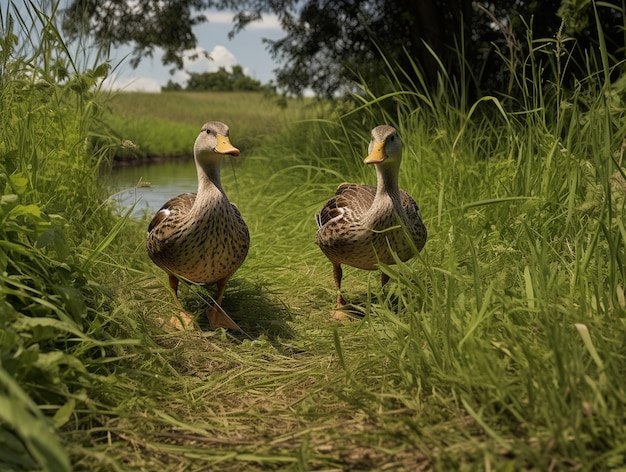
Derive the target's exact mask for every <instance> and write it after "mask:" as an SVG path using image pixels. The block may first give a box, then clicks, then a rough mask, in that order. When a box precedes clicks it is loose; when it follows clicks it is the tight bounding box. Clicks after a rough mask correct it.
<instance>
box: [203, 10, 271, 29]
mask: <svg viewBox="0 0 626 472" xmlns="http://www.w3.org/2000/svg"><path fill="white" fill-rule="evenodd" d="M204 16H206V18H207V19H208V20H209V23H214V24H227V25H231V26H233V25H234V24H235V13H234V12H224V11H213V10H210V11H207V12H205V13H204ZM246 30H282V28H281V26H280V21H279V20H278V16H277V15H263V18H262V19H261V20H260V21H253V22H251V23H249V24H248V26H246Z"/></svg>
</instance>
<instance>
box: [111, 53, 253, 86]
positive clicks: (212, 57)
mask: <svg viewBox="0 0 626 472" xmlns="http://www.w3.org/2000/svg"><path fill="white" fill-rule="evenodd" d="M235 65H241V64H239V61H238V60H237V58H236V57H235V55H234V54H233V53H232V52H231V51H230V50H229V49H228V48H226V47H224V46H221V45H217V46H215V47H214V48H213V49H212V50H211V51H207V50H206V49H204V48H202V47H197V48H194V49H189V50H187V51H185V52H184V53H183V70H177V71H175V72H174V74H173V75H171V76H169V77H168V78H167V79H163V78H162V77H161V80H158V79H156V78H152V77H145V76H144V77H120V76H119V75H118V74H116V73H113V74H111V75H110V76H109V77H107V78H106V79H105V80H104V81H103V83H102V87H103V88H104V89H105V90H120V91H124V92H136V91H139V92H160V91H161V87H162V86H164V85H165V84H166V82H167V81H169V80H171V81H172V82H177V83H179V84H181V85H182V86H183V87H184V86H185V85H186V83H187V80H189V73H190V72H193V73H197V74H201V73H203V72H217V71H218V70H219V68H220V67H224V68H225V69H226V70H227V71H229V72H230V71H232V68H233V66H235ZM243 72H244V74H246V75H250V74H251V73H250V70H249V69H248V68H247V67H244V68H243ZM132 73H134V74H138V73H139V74H141V72H139V71H138V70H134V69H133V71H132ZM143 73H144V74H145V73H146V72H143Z"/></svg>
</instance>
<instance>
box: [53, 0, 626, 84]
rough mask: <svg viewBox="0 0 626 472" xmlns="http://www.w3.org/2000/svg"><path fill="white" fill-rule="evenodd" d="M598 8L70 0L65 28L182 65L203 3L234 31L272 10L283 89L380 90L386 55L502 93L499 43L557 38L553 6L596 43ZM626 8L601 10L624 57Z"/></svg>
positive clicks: (444, 2) (412, 0) (433, 77)
mask: <svg viewBox="0 0 626 472" xmlns="http://www.w3.org/2000/svg"><path fill="white" fill-rule="evenodd" d="M593 5H594V4H592V2H591V1H587V2H580V1H574V0H541V1H538V0H531V1H525V0H524V1H523V0H498V1H495V0H494V1H491V2H490V1H474V0H272V1H269V0H168V1H162V0H144V1H142V2H128V1H121V0H118V1H113V2H100V1H98V0H72V2H71V4H70V6H69V8H68V9H67V10H66V12H65V17H64V23H63V25H64V29H65V31H66V32H69V33H70V34H78V33H80V32H85V31H88V32H90V33H91V34H93V36H94V37H95V39H96V40H97V41H99V42H101V43H105V44H108V45H119V44H123V43H133V44H134V45H135V49H134V57H133V64H135V65H136V64H137V63H138V62H139V61H140V60H141V57H142V55H148V56H152V54H153V52H154V49H155V47H157V46H160V47H162V48H164V50H165V54H164V56H163V58H162V61H163V63H164V64H169V65H172V66H174V67H176V68H180V67H182V54H183V51H185V50H186V49H190V48H192V47H194V46H195V45H196V38H195V36H194V33H193V27H194V26H196V25H198V24H200V23H202V22H205V21H207V18H206V17H205V16H204V15H203V14H202V13H201V12H202V11H203V9H207V8H213V9H221V10H230V11H234V12H235V16H234V19H233V20H234V24H233V29H232V31H231V35H235V34H237V33H238V32H239V31H241V30H242V29H244V28H245V27H246V26H247V25H248V24H250V23H251V22H254V21H257V20H259V19H260V18H262V16H263V15H265V14H276V15H277V16H278V18H279V20H280V22H281V26H282V28H283V30H284V31H285V36H284V37H283V38H281V39H279V40H276V41H269V40H266V42H267V46H268V48H269V50H270V52H271V53H272V55H273V56H274V57H275V58H276V59H278V60H279V62H280V64H281V65H280V67H279V69H278V70H277V85H278V86H279V87H280V88H281V89H282V90H284V91H286V92H289V93H293V94H299V93H301V92H302V91H303V90H304V89H306V88H312V89H313V90H314V91H315V92H316V93H317V94H318V95H325V96H332V95H333V94H335V93H337V92H341V91H342V90H344V89H345V88H349V87H350V86H351V83H352V81H353V80H355V79H356V78H362V79H363V80H365V81H366V83H367V84H368V85H370V86H371V87H372V88H374V89H377V90H381V91H384V87H385V84H384V81H383V80H381V75H382V74H384V73H385V71H386V69H387V66H386V61H387V62H389V63H390V64H392V65H393V66H394V67H396V68H397V69H398V70H402V71H404V72H405V73H406V74H408V78H409V79H413V80H414V79H415V78H417V75H418V70H419V73H420V74H421V75H422V76H423V77H424V79H425V81H426V83H427V85H430V86H435V85H436V83H437V78H438V74H439V73H440V72H441V71H440V67H439V62H441V64H442V65H443V67H444V68H445V70H446V71H447V72H448V73H449V74H450V75H451V76H452V77H454V76H459V75H460V74H461V69H462V68H465V70H464V72H469V74H468V75H469V76H470V77H473V79H474V84H475V86H476V90H477V92H478V93H483V92H491V91H493V90H496V91H497V90H505V91H506V84H507V82H508V79H507V78H506V77H505V76H506V72H505V71H503V69H502V61H501V60H500V59H499V58H498V57H497V55H496V54H494V47H498V48H499V49H500V51H499V52H500V54H504V55H506V54H510V55H511V56H512V57H513V55H514V54H517V53H518V52H519V51H517V52H516V51H515V50H514V49H515V48H516V47H521V48H524V47H527V44H526V42H525V40H524V36H525V34H526V29H527V28H528V27H530V28H531V32H532V37H534V38H539V37H547V38H549V37H552V36H553V35H554V34H556V33H557V32H558V31H559V28H561V24H562V19H561V18H560V17H559V16H558V14H557V13H560V14H561V16H565V17H569V18H574V16H575V18H576V19H577V21H576V22H571V23H572V24H576V25H578V29H575V28H570V29H571V34H576V35H577V37H579V38H580V39H581V40H582V41H586V42H592V41H594V40H595V39H596V38H595V33H594V29H595V21H588V19H589V18H592V19H593V15H594V9H593ZM613 5H615V7H613ZM621 5H622V3H621V0H610V1H605V2H602V4H601V6H598V7H597V10H598V12H599V14H600V17H601V20H602V24H603V26H604V27H605V31H604V33H605V35H606V37H607V44H608V45H609V53H615V54H619V51H620V49H619V48H620V47H622V46H623V45H624V38H623V31H620V30H619V28H620V27H621V28H622V29H623V27H624V20H623V15H622V12H621ZM574 14H575V15H574ZM585 18H586V19H587V21H586V22H585V21H584V19H585ZM581 19H582V20H581ZM566 20H567V18H566ZM566 24H567V22H566ZM580 25H583V27H582V28H581V27H580ZM498 26H500V27H501V28H500V30H499V29H498ZM207 27H210V23H208V26H207ZM502 28H505V29H506V32H505V34H503V31H502ZM516 37H517V38H521V39H522V40H521V41H520V42H519V43H517V44H513V43H512V42H511V41H510V39H511V38H516ZM507 40H508V41H507ZM498 42H500V43H501V44H500V45H498ZM520 44H521V46H520ZM459 51H462V58H463V60H464V61H465V63H464V65H462V64H463V63H462V61H459ZM383 58H384V59H383ZM583 59H584V56H583V57H581V60H583ZM415 64H417V66H418V69H417V70H416V68H415V67H414V65H415ZM411 75H413V77H412V76H411Z"/></svg>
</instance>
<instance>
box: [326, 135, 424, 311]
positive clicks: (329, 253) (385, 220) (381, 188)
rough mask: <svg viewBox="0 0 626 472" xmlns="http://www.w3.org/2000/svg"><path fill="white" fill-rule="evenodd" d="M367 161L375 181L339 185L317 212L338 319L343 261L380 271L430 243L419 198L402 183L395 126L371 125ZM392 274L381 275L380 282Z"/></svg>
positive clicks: (400, 149) (398, 140)
mask: <svg viewBox="0 0 626 472" xmlns="http://www.w3.org/2000/svg"><path fill="white" fill-rule="evenodd" d="M368 154H369V155H368V156H367V157H366V158H365V160H364V162H365V164H374V166H375V167H376V177H377V186H376V187H373V186H371V185H358V184H341V185H340V186H339V187H338V188H337V191H336V192H335V195H334V196H333V197H332V198H331V199H330V200H328V202H326V204H325V205H324V207H323V208H322V209H321V210H320V212H319V213H317V214H316V220H317V226H318V230H317V235H316V242H317V245H318V246H319V247H320V249H321V250H322V252H323V253H324V254H325V255H326V257H328V259H329V260H330V262H332V264H333V273H334V278H335V285H336V287H337V310H336V311H334V312H333V314H332V316H333V317H334V318H344V317H345V314H344V313H343V312H342V311H341V310H340V309H341V308H342V307H344V306H345V304H346V302H345V300H344V298H343V297H342V295H341V278H342V270H341V265H342V264H347V265H350V266H353V267H356V268H359V269H364V270H376V269H378V264H379V262H381V263H383V264H394V263H395V259H394V256H393V254H395V255H396V256H397V257H398V259H400V260H401V261H406V260H408V259H410V258H411V257H413V256H414V255H415V253H416V251H421V250H422V248H423V247H424V244H426V237H427V232H426V226H424V223H423V222H422V217H421V214H420V211H419V208H418V206H417V203H415V200H413V198H411V196H410V195H409V194H408V193H406V192H405V191H403V190H401V189H400V188H399V187H398V173H399V170H400V162H401V161H402V143H401V142H400V138H399V137H398V133H397V131H396V130H395V128H393V127H391V126H388V125H382V126H377V127H376V128H374V129H373V130H372V139H371V141H370V144H369V148H368ZM388 280H389V277H388V276H387V275H386V274H384V273H383V274H382V284H383V285H385V283H387V281H388Z"/></svg>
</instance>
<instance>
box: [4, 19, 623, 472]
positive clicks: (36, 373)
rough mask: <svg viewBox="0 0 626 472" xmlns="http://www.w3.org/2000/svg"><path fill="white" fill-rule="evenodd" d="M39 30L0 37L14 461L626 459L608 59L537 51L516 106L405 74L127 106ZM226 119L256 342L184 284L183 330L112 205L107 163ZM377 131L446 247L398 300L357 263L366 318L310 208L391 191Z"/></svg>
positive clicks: (111, 465)
mask: <svg viewBox="0 0 626 472" xmlns="http://www.w3.org/2000/svg"><path fill="white" fill-rule="evenodd" d="M31 20H32V21H33V22H35V23H37V24H38V26H39V29H40V30H41V35H37V34H32V35H31V36H30V37H29V38H30V39H29V40H30V43H29V42H28V41H26V43H25V44H24V41H23V38H22V37H20V36H19V35H18V34H17V33H15V29H16V26H15V25H14V24H13V23H12V22H11V21H9V19H8V18H4V21H5V23H4V24H3V25H2V28H3V35H2V38H1V39H0V41H2V44H1V45H2V48H0V87H1V89H0V109H1V110H2V113H0V186H1V188H2V191H3V194H2V197H1V199H0V221H1V225H0V449H1V450H2V451H3V452H2V454H0V469H2V470H15V471H18V470H50V471H69V470H90V471H97V470H106V471H109V470H110V471H127V470H146V471H148V470H164V471H165V470H167V471H181V470H185V471H201V470H216V469H220V470H224V471H244V470H245V471H250V470H252V471H254V470H259V471H260V470H297V471H306V470H329V471H330V470H407V471H415V470H436V471H449V470H486V471H490V470H508V471H514V470H542V471H543V470H546V471H556V470H589V471H592V470H615V471H618V470H625V469H624V468H625V467H626V465H625V464H626V446H625V445H626V408H625V406H626V383H625V382H624V379H625V378H626V351H625V347H624V346H626V295H625V290H624V284H625V281H626V277H625V276H626V266H625V258H626V227H625V224H624V222H625V218H624V216H625V208H624V206H625V204H626V198H625V193H626V180H625V179H624V177H625V175H624V170H623V156H624V151H625V149H626V141H625V139H624V136H626V119H625V116H624V115H625V111H626V106H625V105H626V103H625V98H626V95H625V89H624V87H625V86H624V84H623V83H622V81H613V82H611V81H610V78H611V76H612V74H613V73H614V72H616V71H614V70H612V69H610V67H609V65H608V64H609V63H608V60H607V58H606V55H605V54H604V53H603V51H602V49H600V50H590V51H589V56H588V57H589V59H588V63H587V64H583V65H579V66H580V67H581V70H582V71H583V72H584V73H585V74H584V77H582V78H581V79H580V80H579V81H578V82H576V84H573V85H572V86H566V85H565V84H564V83H563V82H561V81H558V80H557V81H545V80H544V79H543V77H542V74H543V73H544V72H545V71H546V70H548V71H550V72H552V73H553V75H554V76H555V77H560V75H559V73H560V70H561V67H562V66H563V63H564V61H565V58H564V57H563V56H562V52H561V51H562V50H561V49H559V47H560V46H562V44H561V43H560V41H561V39H560V38H551V39H548V40H545V41H541V42H538V43H537V44H536V47H534V48H531V51H532V52H531V54H530V56H529V57H527V58H526V61H525V64H527V67H526V68H525V69H523V70H511V71H509V73H511V74H512V77H513V79H514V80H512V84H513V86H514V87H515V92H516V93H515V94H514V95H513V94H512V96H511V97H495V96H487V97H483V98H481V99H478V100H473V99H469V98H468V96H469V94H468V93H467V90H466V88H464V86H463V84H460V85H459V84H457V83H455V82H453V81H452V80H450V79H449V78H448V77H447V76H446V73H445V70H444V69H442V70H441V84H440V87H439V89H438V90H437V91H434V92H433V91H428V89H427V88H426V87H424V86H423V84H421V83H410V82H408V83H407V81H406V80H405V77H404V75H403V74H402V73H401V71H397V70H395V69H394V67H393V65H392V64H390V67H389V69H388V70H385V71H381V74H382V75H384V76H385V77H386V78H387V80H388V83H389V89H390V90H392V91H391V92H390V93H389V94H387V95H385V96H375V95H373V94H372V93H370V92H369V91H368V88H367V85H366V84H362V87H361V89H360V92H359V94H357V95H355V96H354V97H352V98H351V99H350V100H346V101H337V102H323V103H320V102H317V101H314V100H297V99H282V100H280V101H279V100H278V99H277V98H276V97H274V98H272V97H266V96H263V95H260V94H243V93H242V94H210V93H187V92H170V93H162V94H139V93H119V94H113V95H111V94H107V93H105V92H104V91H101V90H99V89H98V83H99V80H100V79H102V78H103V77H104V76H105V75H106V74H107V73H108V69H107V67H106V66H104V65H102V64H100V63H99V62H98V61H95V62H91V63H90V62H89V61H86V60H83V61H79V60H77V59H76V57H75V56H74V55H73V54H72V52H71V50H70V48H68V46H67V45H66V44H64V43H63V42H62V41H61V39H60V37H59V35H55V34H53V33H54V31H55V29H54V27H53V25H52V24H51V23H47V22H46V18H45V17H42V16H37V15H33V16H32V17H31ZM20 23H24V24H27V23H28V21H27V19H26V18H21V19H17V23H15V24H17V25H19V24H20ZM18 39H19V40H18ZM513 96H515V97H519V98H513ZM208 120H221V121H224V122H226V123H228V124H229V126H230V128H231V141H232V143H233V144H234V145H235V146H237V147H239V148H240V149H241V151H242V154H241V156H240V158H238V159H237V160H236V161H230V160H228V161H226V164H225V165H224V166H223V169H222V177H223V186H224V188H225V190H226V192H227V193H228V195H229V197H230V198H231V200H232V201H233V202H235V203H236V204H237V205H238V207H239V209H240V210H241V213H242V214H243V216H244V218H245V219H246V221H247V223H248V226H249V228H250V232H251V240H252V245H251V249H250V252H249V255H248V258H247V260H246V262H245V263H244V265H243V266H242V267H241V268H240V269H239V271H238V272H237V273H236V274H235V276H234V277H233V278H232V279H231V281H230V282H229V285H228V288H227V291H226V294H225V298H224V304H223V307H224V309H225V310H226V311H227V312H228V313H229V314H230V315H231V316H232V317H233V318H234V319H235V320H236V321H237V322H238V323H239V324H240V325H241V326H242V327H243V328H244V330H245V331H246V332H247V333H248V335H249V336H244V335H239V334H231V333H228V332H225V331H223V330H217V331H210V330H208V329H207V327H206V322H205V321H204V319H203V315H202V313H203V311H204V310H205V309H206V307H208V306H209V305H210V303H211V296H212V295H214V293H215V292H214V290H213V289H214V288H213V287H197V286H194V285H185V286H183V287H181V290H180V294H181V298H182V301H183V304H184V305H185V307H186V308H187V309H188V310H189V311H190V312H192V313H195V314H197V315H198V327H197V328H196V329H194V330H187V331H176V330H173V329H172V328H171V327H170V326H169V325H168V324H167V320H168V319H169V318H170V317H171V316H172V314H173V313H174V311H175V306H174V302H173V297H172V295H171V292H170V291H169V287H168V284H167V278H166V276H165V274H164V273H163V272H162V271H161V270H160V269H158V268H157V267H156V266H154V265H153V264H152V263H151V262H150V260H149V259H148V257H147V254H146V251H145V247H144V241H145V234H146V228H147V223H148V219H147V218H146V219H145V220H139V221H138V220H135V219H131V218H130V217H129V216H128V215H127V214H126V213H122V214H120V213H119V212H118V211H117V210H116V209H115V208H113V207H112V205H111V204H110V203H109V200H108V197H109V193H110V190H109V187H108V182H109V181H110V180H109V177H108V173H109V170H110V167H111V166H112V165H114V162H115V160H143V159H150V158H155V157H158V158H161V157H178V156H187V157H189V155H190V153H191V149H192V147H193V141H194V139H195V136H196V135H197V133H198V131H199V129H200V127H201V125H202V124H203V123H204V122H205V121H208ZM382 123H388V124H391V125H393V126H395V127H396V128H397V129H398V131H399V134H400V136H401V138H402V140H403V143H404V149H405V151H404V158H403V163H402V168H401V175H400V185H401V187H402V188H403V189H405V190H406V191H407V192H409V193H410V194H411V195H412V196H413V197H414V198H415V200H416V201H417V202H418V203H419V205H420V208H421V211H422V215H423V217H424V221H425V224H426V226H427V227H428V230H429V237H428V242H427V243H426V246H425V248H424V250H423V251H422V252H421V253H420V254H416V256H415V257H414V258H413V259H412V260H410V261H409V262H406V263H398V264H396V265H391V266H384V267H382V270H383V271H385V272H386V273H387V274H389V275H390V276H391V281H390V282H389V283H388V284H387V286H385V288H384V289H381V287H380V274H379V273H377V272H365V271H360V270H356V269H350V268H346V270H345V273H344V284H343V286H344V294H345V296H346V299H347V301H348V302H349V303H351V304H352V305H353V306H354V307H355V309H356V310H358V311H360V312H361V313H362V315H363V318H362V320H360V321H355V322H350V323H337V322H333V321H331V320H330V319H329V313H330V310H331V309H332V308H333V307H334V301H335V296H336V294H335V290H334V286H333V278H332V267H331V264H330V263H329V262H328V261H327V260H326V259H325V257H324V256H323V254H322V253H321V252H320V251H319V249H318V248H317V246H316V245H315V243H314V238H315V231H316V226H315V220H314V214H315V212H316V211H317V210H318V209H319V208H320V207H321V205H322V204H323V203H324V202H325V200H326V199H327V198H328V197H330V196H331V195H332V194H333V192H334V190H335V188H336V187H337V185H338V184H340V183H342V182H345V181H352V182H359V183H373V182H374V181H375V173H374V170H373V169H372V168H370V167H365V165H363V164H362V160H363V158H364V157H365V154H366V150H367V143H368V141H369V135H370V130H371V128H373V127H374V126H375V125H378V124H382ZM155 165H158V164H155ZM189 165H190V166H192V165H193V164H192V163H191V162H189ZM190 190H193V189H190Z"/></svg>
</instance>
